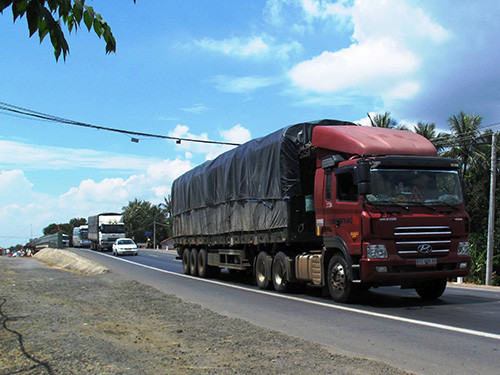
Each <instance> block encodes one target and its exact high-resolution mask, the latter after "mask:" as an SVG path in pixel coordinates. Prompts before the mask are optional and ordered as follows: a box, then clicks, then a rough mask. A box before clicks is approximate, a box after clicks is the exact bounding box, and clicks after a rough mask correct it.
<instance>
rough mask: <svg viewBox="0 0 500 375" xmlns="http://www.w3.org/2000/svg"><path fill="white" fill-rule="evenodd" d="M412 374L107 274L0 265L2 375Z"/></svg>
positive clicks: (15, 262) (7, 261)
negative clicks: (343, 353)
mask: <svg viewBox="0 0 500 375" xmlns="http://www.w3.org/2000/svg"><path fill="white" fill-rule="evenodd" d="M235 373H236V374H256V373H258V374H276V373H280V374H309V373H317V374H333V373H335V374H359V375H364V374H387V375H395V374H408V373H406V372H404V371H400V370H398V369H395V368H393V367H391V366H389V365H387V364H384V363H380V362H375V361H371V360H368V359H362V358H355V357H347V356H342V355H338V354H335V353H331V352H330V351H328V350H327V349H326V348H325V347H322V346H320V345H317V344H314V343H311V342H308V341H305V340H301V339H297V338H294V337H291V336H287V335H284V334H281V333H279V332H275V331H271V330H267V329H263V328H259V327H256V326H254V325H251V324H250V323H248V322H245V321H243V320H239V319H233V318H228V317H226V316H222V315H218V314H216V313H214V312H212V311H210V310H207V309H204V308H202V307H201V306H200V305H196V304H192V303H187V302H183V301H182V300H180V299H179V298H177V297H175V296H173V295H168V294H165V293H163V292H161V291H159V290H157V289H154V288H152V287H149V286H145V285H142V284H140V283H138V282H135V281H130V280H127V279H125V278H124V277H123V276H120V275H117V274H113V273H111V272H105V273H98V274H94V275H89V274H83V273H81V272H80V273H79V272H75V271H67V270H61V269H57V268H53V267H49V266H47V265H46V264H44V263H41V262H39V261H37V260H35V259H30V258H5V257H0V374H2V375H5V374H235Z"/></svg>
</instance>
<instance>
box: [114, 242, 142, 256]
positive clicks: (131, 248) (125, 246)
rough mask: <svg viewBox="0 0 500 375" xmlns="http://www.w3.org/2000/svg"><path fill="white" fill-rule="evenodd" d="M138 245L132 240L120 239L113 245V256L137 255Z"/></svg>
mask: <svg viewBox="0 0 500 375" xmlns="http://www.w3.org/2000/svg"><path fill="white" fill-rule="evenodd" d="M137 253H138V252H137V245H136V244H135V242H134V240H133V239H131V238H119V239H117V240H116V241H115V243H114V244H113V255H116V256H118V255H126V254H130V255H137Z"/></svg>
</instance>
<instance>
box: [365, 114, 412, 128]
mask: <svg viewBox="0 0 500 375" xmlns="http://www.w3.org/2000/svg"><path fill="white" fill-rule="evenodd" d="M368 118H369V119H370V123H371V125H372V126H374V127H377V128H389V129H398V130H409V129H408V128H407V127H406V126H405V125H401V124H399V125H398V122H397V121H396V120H394V119H393V118H392V117H391V112H384V113H383V114H380V113H377V114H376V115H375V116H374V117H373V118H372V116H370V114H369V113H368Z"/></svg>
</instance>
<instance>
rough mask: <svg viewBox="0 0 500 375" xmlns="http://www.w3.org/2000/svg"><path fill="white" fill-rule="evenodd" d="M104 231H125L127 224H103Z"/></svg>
mask: <svg viewBox="0 0 500 375" xmlns="http://www.w3.org/2000/svg"><path fill="white" fill-rule="evenodd" d="M101 232H102V233H125V225H120V224H102V225H101Z"/></svg>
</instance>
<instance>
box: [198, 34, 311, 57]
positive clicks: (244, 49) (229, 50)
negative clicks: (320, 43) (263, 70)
mask: <svg viewBox="0 0 500 375" xmlns="http://www.w3.org/2000/svg"><path fill="white" fill-rule="evenodd" d="M194 45H196V46H197V47H200V48H203V49H205V50H208V51H212V52H218V53H222V54H224V55H229V56H234V57H240V58H273V59H275V58H279V59H287V58H288V57H289V55H290V54H291V53H294V52H297V51H300V50H301V45H300V44H299V43H298V42H296V41H293V42H290V43H283V44H276V43H275V41H274V39H273V38H272V37H270V36H268V35H261V36H252V37H249V38H237V37H233V38H228V39H224V40H214V39H209V38H205V39H201V40H197V41H195V42H194Z"/></svg>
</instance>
